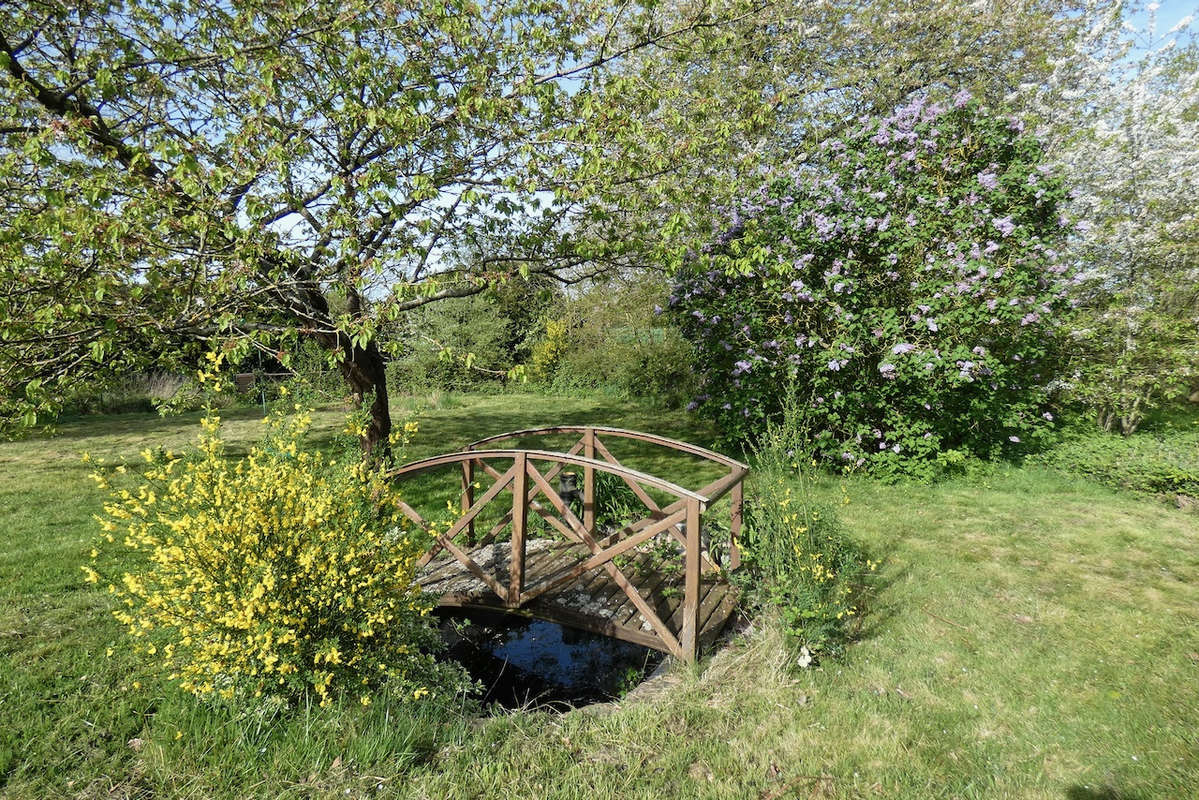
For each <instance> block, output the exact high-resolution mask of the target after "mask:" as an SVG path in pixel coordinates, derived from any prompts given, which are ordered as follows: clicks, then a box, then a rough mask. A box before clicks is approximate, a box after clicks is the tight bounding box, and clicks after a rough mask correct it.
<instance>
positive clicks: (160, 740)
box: [0, 395, 1199, 800]
mask: <svg viewBox="0 0 1199 800" xmlns="http://www.w3.org/2000/svg"><path fill="white" fill-rule="evenodd" d="M225 416H226V418H227V419H228V420H230V422H229V426H228V430H229V436H230V437H231V438H233V439H235V440H239V441H241V442H243V443H244V442H247V441H249V440H250V439H252V438H253V436H254V435H256V431H257V425H258V423H257V422H256V420H255V416H256V415H255V414H254V413H253V412H250V411H243V412H238V413H235V414H232V413H226V415H225ZM337 419H338V414H337V413H336V412H327V413H325V414H323V415H321V416H320V417H319V419H318V422H319V423H321V426H322V431H324V433H322V434H321V435H320V436H318V439H321V440H322V441H328V432H329V431H331V430H332V429H333V428H334V427H335V426H336V424H337ZM559 421H580V422H582V421H594V422H598V423H607V424H615V425H619V426H623V427H630V428H636V429H642V430H652V431H657V432H662V433H665V434H667V435H674V436H678V437H680V438H686V439H691V440H693V441H697V442H701V443H702V442H704V441H705V439H707V438H710V433H709V432H707V431H705V430H704V429H703V428H697V427H694V426H691V425H690V424H689V423H688V421H687V420H686V419H685V418H683V417H680V416H678V415H674V414H670V413H666V412H659V411H652V410H645V409H641V408H638V407H636V406H631V405H626V404H620V403H614V402H610V401H607V400H598V401H588V400H581V399H580V400H573V399H572V400H563V399H554V398H547V397H528V396H519V395H503V396H497V397H494V398H481V397H468V396H457V395H448V396H444V397H442V398H440V399H439V400H438V401H437V402H436V403H435V404H433V407H429V408H428V409H427V411H426V413H424V414H423V415H422V418H421V424H422V428H421V432H420V434H419V435H418V437H417V439H416V441H415V442H414V443H413V447H412V450H411V452H410V455H411V456H412V457H419V456H421V455H427V454H432V453H436V452H444V451H448V450H452V449H456V448H457V447H459V446H460V445H461V444H463V443H465V442H466V441H469V440H471V439H474V438H478V437H480V436H483V435H486V434H489V433H494V432H502V431H504V430H510V429H515V428H523V427H530V426H534V425H539V424H547V423H551V422H559ZM194 432H195V425H194V418H182V419H168V420H162V419H159V418H157V417H155V416H152V415H124V416H120V417H102V418H92V419H86V420H79V421H76V422H72V423H70V424H66V425H64V426H63V429H62V431H61V433H60V435H58V436H57V437H54V438H49V439H46V438H43V439H35V440H28V441H23V442H16V443H7V444H0V520H3V525H4V527H3V534H2V535H0V796H5V797H14V798H26V797H28V798H41V797H58V796H63V797H76V796H77V797H114V796H115V797H151V796H154V797H243V796H262V797H281V796H282V797H333V796H337V797H345V796H352V797H367V796H369V797H377V796H382V797H412V798H420V797H432V798H474V797H487V798H491V797H510V798H527V797H535V796H536V797H562V798H571V797H577V798H584V797H585V798H588V800H598V798H628V797H646V798H650V797H654V798H657V797H678V798H693V797H727V798H773V800H780V799H781V798H796V797H802V798H808V797H836V798H851V797H855V798H856V797H901V798H929V797H937V798H940V797H944V798H950V797H954V798H957V797H961V798H973V797H979V798H1058V800H1063V799H1064V800H1117V799H1118V798H1123V799H1124V800H1132V798H1138V799H1139V800H1143V799H1144V798H1181V797H1188V796H1193V795H1194V791H1195V790H1194V787H1195V786H1196V785H1199V517H1197V516H1195V515H1194V514H1186V513H1183V512H1179V511H1176V510H1174V509H1172V508H1169V507H1166V506H1165V505H1163V504H1161V503H1158V502H1156V501H1154V500H1151V499H1141V498H1138V497H1136V496H1134V495H1132V494H1120V493H1117V492H1115V491H1113V490H1109V489H1106V488H1103V487H1101V486H1098V485H1096V484H1092V483H1089V482H1086V481H1081V480H1077V479H1073V478H1071V477H1069V476H1066V475H1062V474H1060V473H1056V472H1053V471H1050V470H1047V469H1042V468H1033V467H1028V468H1019V469H1018V468H1010V469H1009V468H997V469H995V470H994V471H992V472H991V473H990V474H989V475H987V476H986V477H975V478H971V479H963V480H960V481H956V482H946V483H942V484H939V485H936V486H931V487H930V486H914V485H899V486H883V485H879V484H877V483H873V482H870V481H866V480H860V479H854V480H851V481H849V483H848V485H847V489H848V493H849V496H850V498H851V503H850V504H849V505H848V506H846V507H843V508H842V509H841V514H842V516H843V521H844V524H845V526H846V528H847V529H848V530H849V531H850V532H851V533H852V534H853V535H854V536H856V537H857V538H858V539H859V540H860V541H861V542H862V543H863V544H864V546H865V547H866V548H867V549H868V551H869V552H870V553H871V555H872V556H873V557H875V558H881V559H882V561H883V566H882V567H881V568H880V572H879V575H878V577H877V579H876V582H875V584H874V586H873V590H872V598H871V601H870V608H869V610H868V613H867V615H866V617H865V619H864V627H863V636H862V639H861V640H860V641H858V642H856V643H855V644H854V645H853V646H851V647H850V648H849V651H848V653H847V655H846V656H845V657H843V658H842V659H841V660H839V661H836V662H828V663H825V664H823V665H822V666H820V667H819V668H816V669H809V670H805V671H793V670H789V669H787V666H786V664H785V663H784V662H785V660H786V659H787V655H786V650H785V649H784V648H783V646H782V643H781V641H780V637H779V635H778V633H777V628H776V626H772V625H771V624H770V621H769V620H757V621H756V622H755V624H754V626H753V627H752V629H751V630H750V631H749V632H748V633H746V634H744V635H742V636H740V637H738V638H737V639H736V640H735V641H734V642H733V643H732V644H731V645H730V646H728V647H727V648H725V649H724V650H723V651H722V652H720V653H718V654H717V655H715V656H714V657H713V658H711V659H710V660H709V661H708V662H707V663H705V664H704V666H703V668H702V669H701V670H698V671H690V670H686V669H681V668H680V669H676V670H675V671H674V672H673V673H672V675H671V684H672V685H671V686H670V687H669V688H666V687H663V688H661V689H660V690H659V691H657V692H655V693H653V695H652V696H649V697H645V698H642V699H640V700H638V701H636V702H629V703H625V704H623V705H622V706H620V707H617V708H615V709H609V713H604V714H598V713H591V712H587V711H577V712H573V713H570V714H566V715H561V716H552V715H547V714H541V713H515V714H508V715H502V716H499V717H495V718H491V719H487V720H483V721H471V720H466V719H462V718H460V717H458V716H456V715H455V713H454V712H453V711H452V709H441V710H436V709H430V710H429V711H428V712H427V713H426V714H425V716H424V717H423V718H418V717H414V716H413V714H412V712H411V711H410V710H408V709H406V708H405V707H401V706H398V705H396V704H393V703H388V702H379V703H377V704H376V705H374V706H372V707H371V708H370V709H360V708H349V707H348V708H342V709H332V710H326V711H316V710H304V709H302V710H300V711H298V712H295V713H293V714H292V715H290V716H289V717H288V718H286V719H284V720H275V721H274V722H273V724H272V723H271V721H270V720H253V719H232V718H230V717H228V716H227V715H224V714H221V713H218V712H214V711H210V710H207V709H204V708H200V707H197V706H196V705H195V704H194V703H192V702H191V701H190V700H189V699H188V698H186V697H182V696H180V695H179V694H178V693H177V692H176V691H174V690H173V689H171V688H170V687H169V686H168V685H165V684H163V683H160V682H158V681H156V680H154V679H152V678H149V677H147V676H146V675H145V672H144V670H142V669H141V668H140V667H139V665H138V664H137V663H136V662H135V660H134V659H133V657H132V656H131V655H129V654H128V653H127V652H126V651H125V649H124V648H123V647H122V645H121V634H120V631H119V629H118V626H117V625H116V623H115V622H114V621H113V620H112V619H111V618H110V617H109V615H108V613H107V608H108V601H107V598H106V596H105V595H104V594H102V593H100V592H97V591H95V590H94V589H92V588H90V587H87V586H86V585H85V584H83V583H82V582H81V580H80V572H79V570H78V565H79V564H80V563H82V562H83V561H84V559H85V555H86V549H87V547H88V541H89V539H90V537H91V536H92V526H91V523H90V516H91V514H92V513H94V512H95V510H96V509H97V508H98V505H99V503H100V502H101V495H100V493H99V492H98V491H96V490H95V489H94V488H93V487H92V486H91V483H90V481H88V480H87V478H86V473H87V469H86V467H85V465H83V464H82V463H80V462H79V460H78V453H79V452H80V451H82V450H85V449H86V450H89V451H91V452H92V453H93V454H99V455H105V456H107V457H109V458H115V457H120V456H128V457H131V458H133V457H136V453H137V451H138V450H140V449H141V448H142V447H145V446H147V445H149V446H157V445H162V446H165V447H177V446H179V445H182V444H185V443H186V442H188V441H190V440H191V439H192V438H193V437H194ZM618 455H620V454H618ZM627 455H628V456H629V460H630V461H631V462H633V463H635V464H637V465H639V466H642V467H645V468H647V469H648V470H649V471H651V472H656V473H658V474H664V475H666V476H667V477H672V478H674V479H676V480H680V481H681V482H684V484H685V485H699V483H701V482H702V476H699V475H697V474H695V473H694V472H691V471H689V469H688V467H687V465H686V464H685V463H681V462H678V461H677V460H676V461H669V460H667V459H665V458H664V457H662V456H661V455H655V454H653V453H652V452H650V451H648V450H644V449H643V450H640V451H637V449H636V448H631V449H630V452H629V453H628V454H627ZM417 488H419V487H417ZM414 491H415V489H414ZM822 491H827V492H828V499H829V500H832V501H835V500H837V499H838V498H839V496H840V488H839V487H838V486H835V485H833V484H831V483H830V484H829V485H828V486H826V487H824V489H822ZM420 492H421V493H423V494H422V496H423V497H424V498H425V499H427V500H429V501H430V502H432V500H433V499H435V496H436V495H437V491H436V489H435V488H434V485H433V483H432V482H430V483H428V484H425V487H424V488H423V489H420ZM109 647H113V648H114V651H113V655H112V656H111V657H109V656H106V655H105V654H106V651H107V648H109ZM135 682H136V684H137V685H135ZM131 740H135V742H134V746H131V745H130V744H129V742H130V741H131ZM136 740H140V741H136Z"/></svg>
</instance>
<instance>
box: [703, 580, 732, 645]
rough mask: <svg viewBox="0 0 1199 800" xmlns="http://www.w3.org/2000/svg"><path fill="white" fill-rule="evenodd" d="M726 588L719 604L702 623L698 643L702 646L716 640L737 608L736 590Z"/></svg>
mask: <svg viewBox="0 0 1199 800" xmlns="http://www.w3.org/2000/svg"><path fill="white" fill-rule="evenodd" d="M728 589H729V591H727V592H725V595H724V597H723V598H721V601H720V605H718V606H717V607H716V609H715V610H714V611H713V612H712V614H711V616H710V617H709V618H708V621H707V622H706V623H705V624H704V630H703V632H702V633H700V644H701V645H702V646H704V647H708V646H710V645H711V644H712V642H714V641H716V638H717V637H718V636H719V635H720V632H721V631H723V630H724V628H725V626H726V625H728V622H729V620H730V619H731V618H732V616H733V614H734V613H735V612H736V610H737V592H736V591H735V590H734V589H733V588H732V587H728Z"/></svg>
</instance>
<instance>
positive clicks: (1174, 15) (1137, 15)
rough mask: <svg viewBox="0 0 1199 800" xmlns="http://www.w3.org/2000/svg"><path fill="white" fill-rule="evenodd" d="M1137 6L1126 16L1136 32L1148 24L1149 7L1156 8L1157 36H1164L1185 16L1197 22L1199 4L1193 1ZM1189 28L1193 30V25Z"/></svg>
mask: <svg viewBox="0 0 1199 800" xmlns="http://www.w3.org/2000/svg"><path fill="white" fill-rule="evenodd" d="M1137 6H1139V7H1138V8H1137V9H1136V10H1134V11H1133V12H1132V13H1130V14H1129V15H1128V19H1129V21H1130V22H1131V23H1132V24H1133V25H1135V26H1136V28H1137V30H1138V31H1143V30H1145V26H1146V25H1148V24H1149V19H1150V13H1149V9H1150V7H1153V6H1156V7H1157V35H1158V36H1164V35H1165V34H1166V32H1167V31H1169V30H1170V29H1171V28H1172V27H1174V25H1176V24H1177V23H1178V21H1179V20H1181V19H1183V18H1184V17H1186V16H1187V15H1194V18H1195V19H1196V21H1199V3H1196V2H1195V0H1159V2H1156V3H1148V4H1145V3H1138V4H1137ZM1191 27H1192V29H1194V28H1195V27H1196V25H1195V23H1192V24H1191Z"/></svg>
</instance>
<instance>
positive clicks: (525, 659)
mask: <svg viewBox="0 0 1199 800" xmlns="http://www.w3.org/2000/svg"><path fill="white" fill-rule="evenodd" d="M441 634H442V637H443V638H444V639H445V641H446V647H447V653H446V654H447V655H448V656H449V657H450V658H453V659H454V660H456V661H457V662H458V663H460V664H462V665H463V666H464V667H466V669H467V671H468V672H470V674H471V677H472V678H474V679H475V680H477V681H479V682H480V683H481V684H482V685H483V690H484V694H483V697H482V702H483V705H484V706H490V705H493V704H499V705H500V706H502V707H504V708H525V707H529V706H538V707H550V708H561V709H566V708H572V707H575V706H581V705H587V704H589V703H599V702H604V701H607V700H612V699H615V698H617V697H619V696H621V695H622V694H624V693H625V692H627V691H628V690H629V689H631V688H633V687H634V686H636V685H637V684H638V683H640V682H641V681H642V680H644V679H645V677H646V676H647V675H648V674H649V673H650V672H652V671H653V670H654V669H655V668H656V667H657V666H658V664H660V663H661V662H662V659H663V657H664V655H663V654H662V653H660V652H658V651H657V650H652V649H650V648H648V647H642V646H640V645H636V644H630V643H629V642H622V641H620V640H619V639H613V638H611V637H608V636H600V635H597V634H594V633H587V632H585V631H580V630H576V629H574V628H568V627H566V626H563V625H558V624H557V623H553V622H544V621H542V620H536V619H526V618H524V617H519V616H516V615H513V614H488V613H485V612H475V611H472V612H469V613H465V612H458V613H453V614H448V613H447V614H443V615H442V619H441Z"/></svg>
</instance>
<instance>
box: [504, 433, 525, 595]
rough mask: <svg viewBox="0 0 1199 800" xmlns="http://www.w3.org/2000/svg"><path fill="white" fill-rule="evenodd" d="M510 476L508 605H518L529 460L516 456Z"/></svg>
mask: <svg viewBox="0 0 1199 800" xmlns="http://www.w3.org/2000/svg"><path fill="white" fill-rule="evenodd" d="M513 469H515V470H516V474H515V475H514V476H513V478H512V542H511V547H510V548H509V550H508V598H507V599H508V605H510V606H518V605H520V603H521V599H520V595H521V592H523V591H524V582H525V526H526V525H527V524H528V521H529V498H528V496H527V495H526V494H525V486H526V485H527V483H528V479H529V462H528V459H527V458H526V457H525V456H517V457H516V461H515V463H514V464H513Z"/></svg>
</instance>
